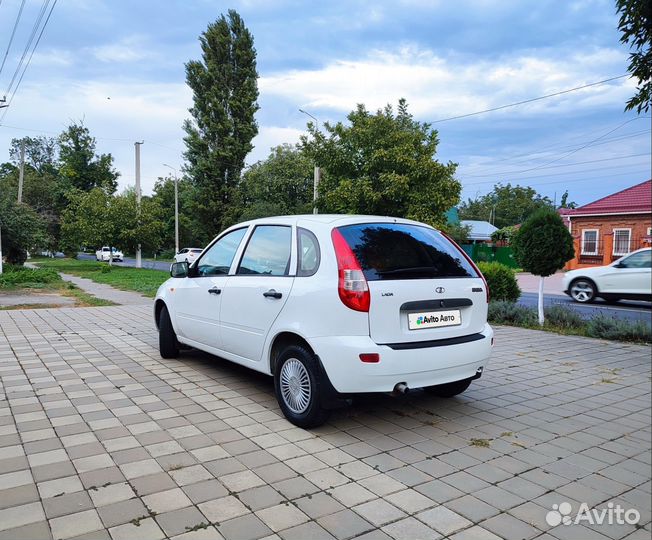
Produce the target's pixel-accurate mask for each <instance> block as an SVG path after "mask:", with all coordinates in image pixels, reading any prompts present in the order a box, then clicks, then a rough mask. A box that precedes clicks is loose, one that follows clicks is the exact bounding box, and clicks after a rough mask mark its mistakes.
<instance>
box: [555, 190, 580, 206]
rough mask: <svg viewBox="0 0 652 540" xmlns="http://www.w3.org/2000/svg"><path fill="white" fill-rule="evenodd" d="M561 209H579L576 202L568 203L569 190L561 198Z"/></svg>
mask: <svg viewBox="0 0 652 540" xmlns="http://www.w3.org/2000/svg"><path fill="white" fill-rule="evenodd" d="M559 208H577V203H576V202H575V201H570V202H569V201H568V190H566V191H564V194H563V195H562V196H561V202H560V203H559Z"/></svg>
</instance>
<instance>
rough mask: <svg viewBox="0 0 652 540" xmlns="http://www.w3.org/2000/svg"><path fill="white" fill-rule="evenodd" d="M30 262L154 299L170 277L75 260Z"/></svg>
mask: <svg viewBox="0 0 652 540" xmlns="http://www.w3.org/2000/svg"><path fill="white" fill-rule="evenodd" d="M30 262H33V263H34V264H37V265H39V266H40V267H41V268H51V269H54V270H57V271H59V272H64V273H66V274H73V275H75V276H80V277H84V278H88V279H90V280H92V281H95V282H96V283H105V284H107V285H111V286H112V287H115V288H116V289H122V290H123V291H136V292H139V293H141V294H143V295H145V296H149V297H154V295H155V294H156V290H157V289H158V288H159V286H160V285H161V283H163V282H164V281H165V280H166V279H168V278H169V277H170V274H169V272H165V271H163V270H150V269H146V268H127V267H124V266H111V267H110V266H109V265H108V263H98V262H95V261H78V260H76V259H48V258H45V257H44V258H35V259H32V260H31V261H30Z"/></svg>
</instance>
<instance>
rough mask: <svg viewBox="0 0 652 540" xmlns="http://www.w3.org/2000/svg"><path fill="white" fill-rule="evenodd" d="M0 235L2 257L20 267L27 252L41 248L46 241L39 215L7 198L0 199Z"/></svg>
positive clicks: (24, 205) (22, 204)
mask: <svg viewBox="0 0 652 540" xmlns="http://www.w3.org/2000/svg"><path fill="white" fill-rule="evenodd" d="M0 234H1V235H2V255H3V256H4V257H6V258H7V262H9V263H11V264H18V265H22V264H23V263H24V262H25V260H26V259H27V252H28V251H31V250H34V249H35V248H38V247H41V246H43V245H44V244H45V243H46V241H47V235H46V231H45V226H44V224H43V221H42V220H41V218H40V217H39V215H38V214H37V213H36V212H34V210H32V209H31V208H30V207H29V206H28V205H26V204H24V203H21V204H19V203H17V202H16V201H15V200H13V199H10V198H8V197H4V198H0Z"/></svg>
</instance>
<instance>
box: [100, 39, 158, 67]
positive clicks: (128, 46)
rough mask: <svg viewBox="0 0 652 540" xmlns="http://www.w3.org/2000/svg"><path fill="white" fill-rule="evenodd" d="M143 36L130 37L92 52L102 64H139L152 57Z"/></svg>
mask: <svg viewBox="0 0 652 540" xmlns="http://www.w3.org/2000/svg"><path fill="white" fill-rule="evenodd" d="M144 45H145V40H144V39H143V38H142V37H141V36H129V37H126V38H123V39H121V40H119V41H117V42H115V43H108V44H106V45H101V46H99V47H94V48H92V49H91V52H92V53H93V55H94V56H95V58H97V59H98V60H99V61H100V62H118V63H124V62H138V61H140V60H144V59H145V58H148V57H149V56H151V54H150V52H149V51H148V50H147V49H146V48H145V47H144Z"/></svg>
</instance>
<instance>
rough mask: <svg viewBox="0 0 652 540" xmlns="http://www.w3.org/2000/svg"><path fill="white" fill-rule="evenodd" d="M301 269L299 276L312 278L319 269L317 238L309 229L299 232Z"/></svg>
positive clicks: (298, 272) (298, 271)
mask: <svg viewBox="0 0 652 540" xmlns="http://www.w3.org/2000/svg"><path fill="white" fill-rule="evenodd" d="M297 235H298V236H297V238H298V242H299V244H298V248H299V249H298V252H299V268H298V270H297V275H298V276H312V275H313V274H314V273H315V272H317V269H318V268H319V260H320V252H319V242H318V241H317V237H316V236H315V235H314V234H312V233H311V232H310V231H309V230H307V229H302V228H299V229H298V230H297Z"/></svg>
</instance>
